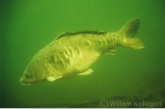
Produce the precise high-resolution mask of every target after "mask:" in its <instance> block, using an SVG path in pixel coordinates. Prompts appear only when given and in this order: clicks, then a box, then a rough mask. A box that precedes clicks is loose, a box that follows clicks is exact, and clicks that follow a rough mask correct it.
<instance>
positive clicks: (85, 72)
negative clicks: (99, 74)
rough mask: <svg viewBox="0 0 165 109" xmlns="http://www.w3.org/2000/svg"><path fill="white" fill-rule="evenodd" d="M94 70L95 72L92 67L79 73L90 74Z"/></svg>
mask: <svg viewBox="0 0 165 109" xmlns="http://www.w3.org/2000/svg"><path fill="white" fill-rule="evenodd" d="M92 72H93V70H92V69H88V70H86V71H84V72H82V73H79V74H77V75H89V74H91V73H92Z"/></svg>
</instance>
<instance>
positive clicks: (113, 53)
mask: <svg viewBox="0 0 165 109" xmlns="http://www.w3.org/2000/svg"><path fill="white" fill-rule="evenodd" d="M103 54H105V55H112V56H114V55H116V50H115V49H114V48H110V49H108V50H107V51H106V52H104V53H103Z"/></svg>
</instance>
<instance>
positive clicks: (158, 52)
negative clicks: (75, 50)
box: [0, 0, 165, 107]
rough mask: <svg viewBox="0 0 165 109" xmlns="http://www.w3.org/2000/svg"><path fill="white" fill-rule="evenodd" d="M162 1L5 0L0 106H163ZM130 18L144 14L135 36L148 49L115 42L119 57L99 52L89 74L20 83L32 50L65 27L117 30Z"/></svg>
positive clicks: (77, 29) (71, 30)
mask: <svg viewBox="0 0 165 109" xmlns="http://www.w3.org/2000/svg"><path fill="white" fill-rule="evenodd" d="M164 4H165V2H164V0H140V1H139V0H134V1H133V0H15V1H10V2H9V1H6V0H4V1H3V2H2V3H1V7H2V14H3V16H1V18H2V25H3V26H1V30H2V32H1V33H2V38H3V39H2V40H1V47H2V50H1V56H2V58H1V66H2V67H1V80H2V81H1V90H0V91H1V104H0V105H1V107H165V79H164V76H165V67H164V65H165V58H164V49H165V43H164V41H165V36H164V35H165V31H164V28H165V21H164V19H165V8H164V6H165V5H164ZM132 18H139V19H140V22H141V25H140V28H139V30H138V32H137V36H138V37H139V38H140V39H141V40H142V41H143V42H144V44H145V48H144V49H141V50H133V49H128V48H124V47H117V48H115V49H116V51H117V53H116V56H108V55H103V56H101V57H100V58H99V59H98V60H97V61H96V62H95V63H94V64H93V65H92V67H91V68H92V69H93V70H94V72H93V73H92V74H90V75H86V76H76V77H74V78H71V79H67V80H61V81H55V82H44V83H39V84H34V85H31V86H23V85H21V84H20V82H19V79H20V77H21V76H22V74H23V72H24V70H25V68H26V66H27V64H28V63H29V61H30V60H31V58H32V57H33V56H34V54H35V53H37V52H38V51H39V50H40V49H42V48H43V47H45V46H46V45H47V44H49V43H50V42H51V41H52V40H54V38H55V37H56V36H58V35H59V34H61V33H62V32H66V31H68V32H75V31H79V30H98V31H109V32H115V31H118V30H119V29H120V27H121V26H123V24H125V23H126V22H127V21H128V20H130V19H132ZM103 99H104V100H105V101H104V100H103ZM101 100H103V101H101ZM124 103H125V105H124Z"/></svg>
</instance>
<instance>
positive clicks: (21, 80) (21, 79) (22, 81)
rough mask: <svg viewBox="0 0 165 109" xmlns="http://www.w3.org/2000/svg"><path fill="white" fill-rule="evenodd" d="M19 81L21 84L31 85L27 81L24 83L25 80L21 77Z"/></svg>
mask: <svg viewBox="0 0 165 109" xmlns="http://www.w3.org/2000/svg"><path fill="white" fill-rule="evenodd" d="M20 83H21V84H22V85H31V84H29V83H26V81H25V80H24V78H23V77H21V78H20Z"/></svg>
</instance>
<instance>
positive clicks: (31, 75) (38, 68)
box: [20, 61, 47, 85]
mask: <svg viewBox="0 0 165 109" xmlns="http://www.w3.org/2000/svg"><path fill="white" fill-rule="evenodd" d="M46 74H47V69H46V67H45V66H44V64H43V63H41V62H38V61H32V62H30V63H29V64H28V66H27V67H26V69H25V71H24V73H23V75H22V77H21V78H20V82H21V83H22V85H31V84H34V83H38V82H42V81H44V80H45V78H46Z"/></svg>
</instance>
